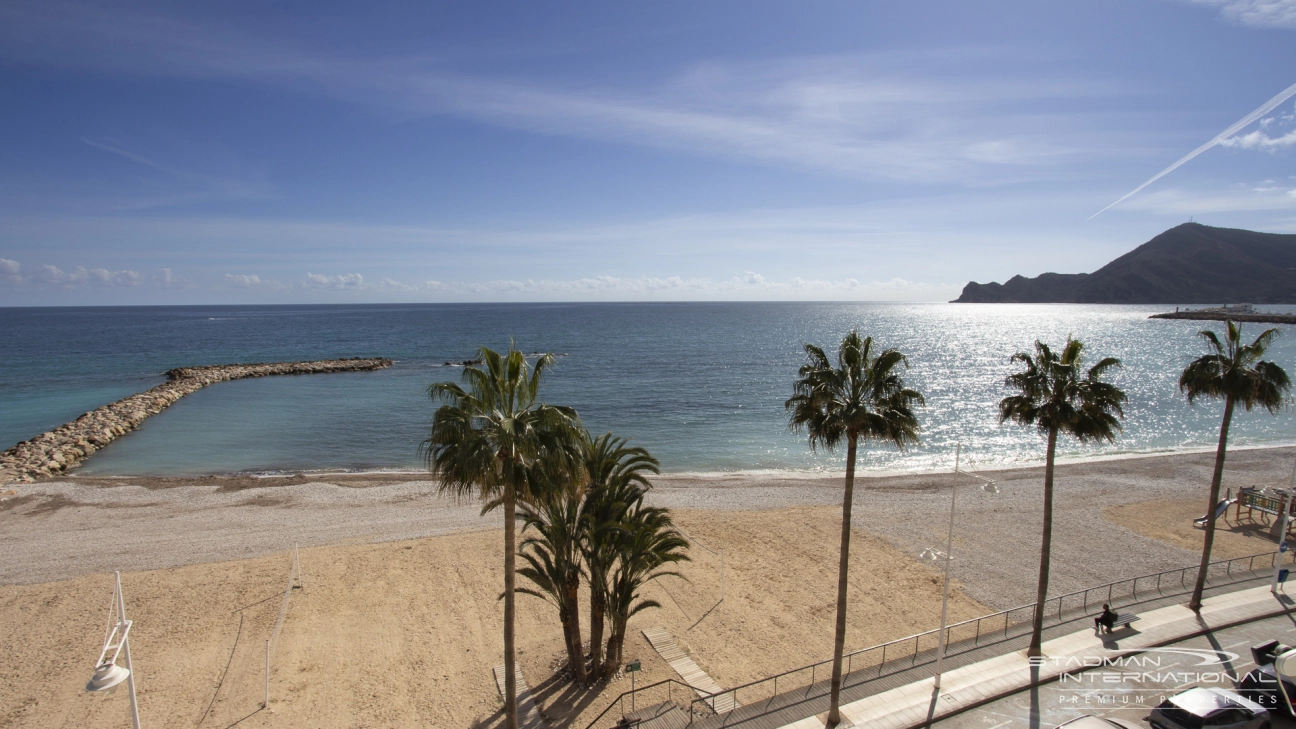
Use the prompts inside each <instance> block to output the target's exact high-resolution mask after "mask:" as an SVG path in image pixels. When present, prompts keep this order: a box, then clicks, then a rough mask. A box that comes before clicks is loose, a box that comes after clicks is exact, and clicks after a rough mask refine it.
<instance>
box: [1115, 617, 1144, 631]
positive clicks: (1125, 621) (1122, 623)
mask: <svg viewBox="0 0 1296 729" xmlns="http://www.w3.org/2000/svg"><path fill="white" fill-rule="evenodd" d="M1138 619H1139V616H1137V615H1135V614H1134V613H1125V614H1123V615H1119V614H1118V615H1117V616H1116V622H1115V623H1112V630H1119V629H1120V628H1125V627H1128V626H1129V624H1130V623H1132V622H1134V621H1135V620H1138Z"/></svg>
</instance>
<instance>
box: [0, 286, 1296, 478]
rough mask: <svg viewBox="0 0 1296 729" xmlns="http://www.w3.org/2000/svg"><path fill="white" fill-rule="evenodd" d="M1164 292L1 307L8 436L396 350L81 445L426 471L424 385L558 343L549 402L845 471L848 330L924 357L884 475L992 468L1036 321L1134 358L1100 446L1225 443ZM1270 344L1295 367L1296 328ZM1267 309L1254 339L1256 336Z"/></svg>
mask: <svg viewBox="0 0 1296 729" xmlns="http://www.w3.org/2000/svg"><path fill="white" fill-rule="evenodd" d="M1161 310H1164V307H1145V306H1090V305H953V304H821V303H790V304H789V303H704V304H698V303H688V304H644V303H636V304H531V305H527V304H507V305H505V304H499V305H391V306H387V305H372V306H299V307H291V306H276V307H138V308H136V307H131V308H86V309H79V308H65V309H0V334H3V340H4V341H5V342H6V346H5V347H3V348H0V441H2V442H3V445H0V447H7V445H9V444H12V443H15V442H17V441H19V440H23V439H25V438H29V437H31V436H33V435H35V434H37V433H40V432H42V431H44V430H48V429H50V428H52V427H55V426H57V425H59V424H60V423H63V422H66V421H68V420H71V419H74V418H75V417H76V416H78V415H79V414H81V413H82V412H85V411H86V410H89V409H92V408H94V407H97V406H99V405H102V404H105V403H107V402H110V401H112V400H114V399H117V398H120V397H123V396H126V395H129V394H131V393H133V392H137V391H140V390H143V389H146V388H148V387H151V386H152V385H154V384H157V383H159V382H161V381H162V379H163V377H162V373H163V372H164V371H165V370H167V369H169V368H171V367H177V366H182V365H198V364H218V363H225V362H238V361H242V362H250V361H277V360H292V359H319V358H327V357H349V356H362V355H363V356H386V357H391V358H393V359H395V360H396V366H395V367H393V368H392V369H390V370H384V371H380V372H373V373H355V374H338V375H315V376H300V377H275V378H261V379H254V380H244V381H238V382H230V383H223V384H220V385H216V386H213V387H209V388H206V389H204V390H201V391H199V392H197V393H195V394H193V395H190V396H188V397H186V398H184V399H182V400H181V401H180V402H178V403H177V404H176V405H174V406H172V407H171V408H169V409H167V410H166V411H164V412H163V413H162V414H160V415H157V416H154V417H152V418H150V419H149V420H148V421H146V423H145V425H144V426H143V427H142V428H141V429H140V430H139V431H138V432H136V433H134V434H132V435H130V436H129V437H127V438H123V439H120V440H118V441H117V442H115V443H113V444H112V445H111V446H109V447H108V448H106V449H105V450H103V451H101V452H100V453H98V454H96V455H95V456H94V457H93V458H91V459H89V460H88V461H86V463H85V465H84V466H83V467H82V469H81V472H82V473H86V474H101V475H108V474H114V475H117V474H132V475H145V474H147V475H177V474H204V473H215V472H226V471H278V470H299V469H323V470H327V469H378V468H417V467H419V465H420V462H419V458H418V454H417V451H416V446H417V443H418V441H419V440H420V439H421V438H423V437H424V435H425V433H426V430H427V427H428V424H429V422H430V418H431V414H432V405H431V403H430V402H429V401H428V400H427V398H426V395H425V394H424V388H425V387H426V386H427V385H428V384H429V383H431V382H435V381H440V380H445V379H457V378H458V376H459V372H460V370H459V369H458V368H455V367H445V366H443V362H445V361H446V360H463V359H468V358H470V357H471V356H472V354H473V352H474V350H475V349H476V347H477V346H480V345H486V346H491V347H494V348H505V347H507V346H508V344H509V341H510V338H512V339H514V340H515V341H516V342H517V345H518V346H519V348H521V349H523V350H525V351H534V350H544V351H554V352H559V353H563V354H565V355H566V356H564V357H562V358H560V359H559V361H558V366H557V368H556V369H555V370H554V372H553V374H552V376H551V377H550V379H549V380H548V381H547V383H546V385H545V390H546V399H548V400H550V401H551V402H557V403H563V404H569V405H572V406H574V407H576V408H577V409H578V410H579V412H580V413H581V416H582V418H583V420H584V422H585V423H586V425H587V426H588V427H589V428H590V429H591V430H593V431H595V432H603V431H606V430H613V431H615V432H617V433H619V434H623V435H627V436H631V437H633V438H634V439H635V441H636V442H637V443H638V444H641V445H644V446H646V447H647V448H649V449H650V450H651V451H652V452H653V453H654V454H655V455H657V456H658V457H659V458H660V459H661V461H662V465H663V468H664V469H665V470H667V471H669V472H676V473H679V472H717V471H738V470H741V471H760V470H774V471H807V470H813V469H839V468H841V467H842V457H841V454H825V453H819V454H812V453H810V452H809V450H808V449H807V447H806V445H805V441H804V439H803V438H800V437H798V436H796V435H794V434H791V433H789V432H788V431H787V427H786V415H785V413H784V410H783V401H784V400H785V399H786V398H787V397H788V396H789V395H790V394H791V387H792V381H793V379H794V377H795V373H796V369H797V367H798V366H800V364H801V363H802V361H803V354H802V352H801V345H802V343H804V342H807V341H808V342H813V343H816V344H819V345H821V346H824V347H825V348H828V349H832V348H835V346H836V343H837V342H838V341H840V339H841V336H842V334H843V333H845V332H846V331H847V330H849V329H850V328H851V327H859V328H860V330H861V331H862V332H864V333H866V334H871V335H872V336H874V338H875V339H877V340H878V341H879V342H880V343H882V344H884V345H885V346H890V347H896V348H899V349H901V350H902V351H904V352H905V353H906V354H907V355H908V356H909V362H910V369H909V379H910V381H911V383H912V385H913V386H914V387H916V388H918V389H919V390H921V391H922V392H923V393H924V394H925V395H926V397H927V407H926V408H925V409H924V410H923V411H922V412H921V414H920V418H921V422H922V424H923V428H924V433H923V444H922V445H921V446H919V447H916V448H914V449H912V450H911V451H908V452H906V453H898V452H896V451H895V450H894V449H893V448H885V447H876V448H870V449H868V450H866V451H864V452H863V461H862V466H863V467H865V468H868V469H873V470H906V471H908V470H928V469H935V468H944V467H948V466H949V465H950V463H951V462H952V459H953V451H954V445H955V443H957V442H960V441H961V442H962V443H964V444H965V447H966V448H967V449H968V450H969V452H970V453H971V454H972V457H973V459H974V461H975V463H976V464H977V465H978V466H979V467H983V468H984V467H992V466H1003V465H1020V464H1026V463H1033V462H1037V461H1038V460H1039V459H1041V458H1042V454H1043V443H1042V439H1041V438H1040V437H1039V436H1038V435H1037V434H1036V433H1035V432H1034V431H1032V430H1027V429H1023V428H1020V427H1017V426H1013V425H1002V426H1001V425H999V423H998V421H997V417H996V410H995V404H996V403H997V402H998V400H999V399H1000V398H1001V397H1003V396H1004V394H1006V391H1005V390H1004V388H1003V386H1002V381H1003V378H1004V376H1006V375H1007V374H1008V373H1009V372H1010V371H1011V369H1012V366H1011V365H1010V363H1009V361H1008V358H1009V356H1010V355H1011V354H1012V353H1013V352H1015V351H1018V350H1023V349H1028V348H1029V347H1031V345H1032V342H1033V341H1034V340H1035V339H1036V338H1042V339H1044V340H1045V341H1048V342H1052V343H1055V344H1056V343H1060V342H1061V341H1062V340H1064V339H1065V338H1066V336H1067V335H1068V334H1072V335H1074V336H1076V337H1078V338H1080V339H1082V340H1083V341H1084V342H1085V343H1086V345H1087V347H1088V351H1089V352H1090V354H1091V355H1092V356H1093V357H1099V356H1106V355H1112V356H1116V357H1120V358H1121V359H1122V360H1124V362H1125V365H1126V366H1125V368H1124V369H1123V370H1122V371H1121V372H1119V373H1118V374H1117V375H1116V378H1115V379H1116V381H1117V382H1119V383H1120V384H1121V385H1122V386H1123V387H1124V388H1125V389H1126V391H1127V392H1128V394H1129V397H1130V402H1129V405H1128V407H1127V409H1126V415H1127V418H1126V421H1125V432H1124V433H1123V434H1122V435H1121V437H1120V438H1119V439H1118V440H1117V442H1116V443H1114V444H1110V445H1108V444H1103V445H1094V446H1087V447H1081V446H1078V445H1077V444H1075V443H1069V442H1068V443H1063V444H1062V446H1061V452H1062V455H1064V456H1066V457H1087V456H1101V455H1113V454H1120V453H1147V452H1166V451H1176V450H1186V449H1195V448H1209V447H1213V445H1214V443H1215V439H1216V437H1217V433H1218V427H1219V417H1220V415H1221V411H1222V406H1220V405H1217V404H1214V403H1209V402H1208V403H1205V404H1202V405H1198V406H1195V407H1190V406H1188V405H1187V404H1186V403H1185V401H1184V399H1183V397H1182V396H1181V395H1180V394H1179V393H1178V391H1177V389H1176V387H1175V383H1176V380H1177V378H1178V373H1179V371H1180V370H1181V369H1182V368H1183V366H1184V365H1185V364H1187V363H1188V362H1189V361H1190V360H1191V359H1192V358H1194V357H1196V356H1198V355H1199V354H1201V353H1202V351H1203V350H1202V349H1201V345H1200V343H1199V340H1198V339H1197V338H1196V336H1195V333H1196V332H1197V331H1198V330H1199V329H1201V328H1203V327H1204V326H1211V323H1207V322H1182V321H1161V320H1148V319H1147V315H1148V314H1151V313H1155V312H1157V311H1161ZM1279 328H1280V329H1283V330H1284V336H1283V337H1281V338H1280V340H1279V342H1278V344H1277V345H1276V346H1275V347H1274V348H1273V349H1272V350H1271V356H1270V358H1271V359H1273V360H1275V361H1277V362H1279V363H1280V364H1281V365H1282V366H1284V367H1285V368H1287V369H1288V371H1289V372H1294V373H1296V336H1292V335H1293V334H1296V332H1292V331H1291V330H1292V329H1293V327H1279ZM1260 329H1261V327H1260V326H1259V325H1249V326H1248V327H1246V328H1244V334H1249V335H1251V336H1254V335H1255V334H1257V333H1259V331H1260ZM1231 443H1233V444H1235V445H1239V446H1242V445H1285V444H1292V443H1296V418H1293V415H1292V413H1291V411H1290V410H1289V411H1286V412H1284V413H1282V414H1280V415H1279V416H1277V417H1275V416H1271V415H1269V414H1267V413H1252V414H1247V413H1240V414H1239V416H1238V417H1237V418H1236V420H1235V423H1234V428H1233V437H1232V438H1231Z"/></svg>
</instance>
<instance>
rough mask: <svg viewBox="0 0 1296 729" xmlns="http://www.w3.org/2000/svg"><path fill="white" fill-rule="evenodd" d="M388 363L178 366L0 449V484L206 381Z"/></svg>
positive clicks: (71, 461) (106, 438)
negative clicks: (153, 382) (152, 382)
mask: <svg viewBox="0 0 1296 729" xmlns="http://www.w3.org/2000/svg"><path fill="white" fill-rule="evenodd" d="M391 365H392V361H391V360H390V359H385V358H382V357H368V358H366V357H354V358H350V359H326V360H316V361H312V362H258V363H254V364H224V365H208V366H204V367H178V368H176V369H173V370H169V371H168V372H167V373H166V377H167V381H166V382H164V383H162V384H161V385H158V386H156V387H152V388H150V389H148V390H145V391H144V392H141V393H138V394H135V395H131V396H130V397H127V398H123V399H121V400H118V401H117V402H114V403H111V404H108V405H104V406H103V407H99V408H96V409H94V410H91V411H90V412H88V413H86V414H84V415H82V416H81V417H79V418H77V419H76V420H74V421H72V422H70V423H65V424H63V425H60V426H59V427H57V428H55V429H54V430H51V431H49V432H46V433H41V434H40V435H38V436H36V437H35V438H32V439H31V440H25V441H23V442H21V443H18V444H17V445H15V446H13V447H12V448H10V449H9V450H7V451H5V452H4V453H0V484H5V483H14V482H17V483H31V482H32V481H35V480H36V479H38V478H42V477H47V476H53V475H57V474H60V473H63V472H66V471H68V470H70V469H72V468H75V467H76V466H77V465H78V464H80V462H81V461H83V460H85V459H86V458H88V457H89V456H90V454H92V453H94V452H95V451H97V450H99V449H100V448H103V447H104V446H106V445H108V444H109V443H111V442H112V441H114V440H116V439H117V438H120V437H121V436H123V435H126V434H127V433H129V432H131V431H132V430H135V429H136V428H138V427H139V426H140V424H141V423H143V422H144V419H145V418H147V417H148V416H150V415H156V414H157V413H160V412H162V411H163V410H165V409H166V408H167V407H168V406H170V405H171V404H172V403H174V402H175V401H176V400H179V399H180V398H182V397H184V396H185V395H188V394H189V393H191V392H195V391H197V390H200V389H202V388H204V387H206V386H208V385H214V384H216V383H218V382H228V381H230V380H241V379H244V378H247V377H269V376H273V375H309V374H323V373H329V372H363V371H370V370H380V369H384V368H386V367H391Z"/></svg>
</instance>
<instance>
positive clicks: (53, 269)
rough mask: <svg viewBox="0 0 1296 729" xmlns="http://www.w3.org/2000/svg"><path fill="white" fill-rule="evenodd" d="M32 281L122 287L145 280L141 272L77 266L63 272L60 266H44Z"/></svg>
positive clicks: (134, 284) (37, 271) (59, 284)
mask: <svg viewBox="0 0 1296 729" xmlns="http://www.w3.org/2000/svg"><path fill="white" fill-rule="evenodd" d="M32 280H33V281H34V282H36V283H41V284H54V285H58V286H97V287H104V288H110V287H121V286H138V285H139V284H140V282H141V281H143V280H144V276H143V275H141V274H140V272H139V271H132V270H128V269H126V270H120V271H109V270H108V269H106V268H86V267H85V266H77V267H76V268H75V269H73V270H72V271H63V270H62V269H60V268H59V267H58V266H51V265H48V264H46V265H43V266H41V267H40V268H38V269H37V270H36V274H35V275H34V276H33V277H32Z"/></svg>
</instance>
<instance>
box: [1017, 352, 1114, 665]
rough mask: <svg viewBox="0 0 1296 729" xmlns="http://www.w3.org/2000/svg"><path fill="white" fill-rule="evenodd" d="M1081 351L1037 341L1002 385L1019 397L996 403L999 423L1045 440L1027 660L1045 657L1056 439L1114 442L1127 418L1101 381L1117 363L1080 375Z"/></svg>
mask: <svg viewBox="0 0 1296 729" xmlns="http://www.w3.org/2000/svg"><path fill="white" fill-rule="evenodd" d="M1083 351H1084V345H1083V344H1082V343H1080V341H1079V340H1076V339H1072V338H1070V337H1067V341H1066V346H1064V347H1063V348H1062V353H1061V355H1059V354H1057V353H1055V352H1054V351H1053V350H1052V349H1050V348H1049V347H1048V345H1046V344H1044V343H1043V342H1039V341H1036V342H1035V356H1033V357H1032V356H1031V355H1030V354H1028V353H1025V352H1018V353H1017V354H1014V355H1013V356H1012V359H1011V360H1010V361H1012V362H1021V363H1022V364H1023V365H1025V369H1023V370H1022V371H1021V372H1016V373H1014V374H1012V375H1009V376H1008V378H1007V379H1006V380H1004V384H1006V385H1007V386H1008V387H1010V388H1012V389H1014V390H1016V391H1017V392H1018V393H1019V394H1015V395H1009V396H1008V397H1005V398H1004V399H1003V400H1002V401H1000V402H999V422H1000V423H1002V422H1004V421H1007V420H1011V421H1013V422H1014V423H1017V424H1019V425H1034V426H1035V427H1036V428H1038V429H1039V431H1040V433H1041V434H1042V435H1044V436H1046V437H1047V438H1048V451H1047V455H1046V456H1045V461H1044V534H1043V536H1042V537H1041V540H1040V567H1039V584H1038V586H1037V587H1036V592H1035V616H1034V618H1033V621H1032V625H1031V640H1030V648H1029V649H1028V650H1027V655H1028V656H1039V655H1043V652H1042V650H1041V648H1040V645H1041V640H1042V637H1041V634H1042V632H1043V630H1044V600H1045V598H1046V597H1047V595H1048V581H1049V559H1050V557H1051V552H1052V546H1053V462H1054V456H1055V455H1056V453H1057V439H1058V435H1059V434H1064V435H1070V436H1072V437H1074V438H1076V439H1077V440H1079V441H1080V442H1082V443H1083V442H1086V441H1092V440H1106V441H1113V440H1115V439H1116V433H1117V431H1119V430H1120V429H1121V424H1120V420H1119V418H1123V417H1125V412H1124V411H1123V410H1122V409H1121V403H1123V402H1125V393H1124V392H1122V391H1121V389H1120V388H1118V387H1116V386H1115V385H1113V384H1111V383H1109V382H1103V381H1102V377H1103V375H1105V374H1106V373H1107V372H1108V371H1109V370H1112V369H1115V368H1118V367H1120V366H1121V363H1120V360H1118V359H1116V358H1115V357H1107V358H1106V359H1103V360H1102V361H1100V362H1099V363H1098V364H1096V365H1094V366H1093V367H1090V368H1089V369H1088V370H1087V371H1084V373H1083V375H1082V369H1081V368H1082V363H1083V357H1082V356H1081V355H1082V352H1083Z"/></svg>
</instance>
